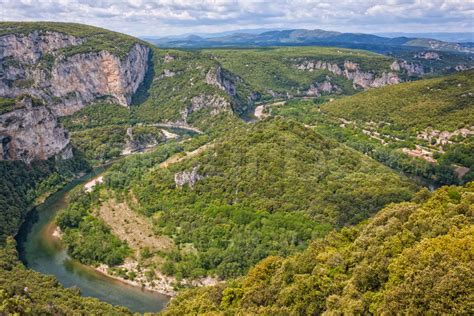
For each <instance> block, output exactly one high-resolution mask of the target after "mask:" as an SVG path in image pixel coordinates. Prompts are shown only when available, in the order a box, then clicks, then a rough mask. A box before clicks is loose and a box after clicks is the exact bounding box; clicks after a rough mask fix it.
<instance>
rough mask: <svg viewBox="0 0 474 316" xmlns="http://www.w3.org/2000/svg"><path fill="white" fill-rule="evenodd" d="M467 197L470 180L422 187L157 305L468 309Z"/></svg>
mask: <svg viewBox="0 0 474 316" xmlns="http://www.w3.org/2000/svg"><path fill="white" fill-rule="evenodd" d="M473 205H474V186H473V185H472V183H471V184H468V185H466V186H464V187H454V186H451V187H443V188H441V189H438V190H437V191H435V192H434V193H432V194H431V193H429V192H428V191H427V190H422V191H420V192H419V193H418V194H417V195H416V196H415V197H414V199H413V201H412V202H405V203H400V204H391V205H389V206H387V207H386V208H384V209H383V210H382V211H380V212H379V213H377V214H376V215H375V216H374V217H373V218H371V219H370V220H369V221H368V222H367V223H363V224H360V225H357V226H354V227H347V228H343V229H341V230H340V231H337V232H336V231H335V232H332V233H330V234H329V235H328V236H326V237H325V238H324V239H320V240H317V241H314V242H313V243H311V245H310V246H309V247H308V249H306V250H305V251H303V252H301V253H299V254H297V255H294V256H290V257H288V258H282V257H279V256H271V257H268V258H266V259H265V260H263V261H261V262H260V263H259V264H257V265H256V266H255V267H254V268H253V269H251V270H250V271H249V273H248V274H247V275H246V276H245V277H243V278H240V279H236V280H235V281H232V282H228V283H226V284H221V285H218V286H215V287H204V288H198V289H193V290H188V291H185V292H183V293H182V294H180V295H179V296H178V297H177V298H176V299H174V300H172V301H171V304H170V306H169V307H168V308H167V310H166V311H165V312H164V313H163V314H165V315H182V314H220V313H223V314H234V313H244V314H262V315H268V314H272V315H275V314H281V315H287V314H300V315H301V314H302V315H308V314H313V315H314V314H321V313H324V312H326V313H335V314H340V313H342V314H344V313H348V314H354V313H355V314H384V313H387V314H392V313H393V312H394V311H397V313H406V314H425V313H435V314H443V313H455V314H469V313H470V312H472V288H473V286H474V284H473V280H474V270H473V267H472V255H473V251H474V249H473V245H474V240H473V236H474V231H473V215H472V214H473V211H474V209H473ZM448 293H449V295H448Z"/></svg>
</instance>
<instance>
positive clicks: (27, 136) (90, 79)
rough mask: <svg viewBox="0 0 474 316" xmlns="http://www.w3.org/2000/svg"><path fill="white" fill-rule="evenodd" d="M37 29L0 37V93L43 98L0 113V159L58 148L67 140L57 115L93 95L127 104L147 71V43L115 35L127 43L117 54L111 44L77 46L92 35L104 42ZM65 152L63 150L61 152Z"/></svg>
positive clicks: (51, 153)
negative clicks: (122, 51)
mask: <svg viewBox="0 0 474 316" xmlns="http://www.w3.org/2000/svg"><path fill="white" fill-rule="evenodd" d="M20 25H21V24H20ZM1 26H2V25H0V30H1V31H2V32H1V33H0V34H3V33H5V32H6V31H5V29H2V28H1ZM61 27H64V25H61ZM75 27H76V26H74V25H73V26H71V29H72V30H73V31H72V33H74V28H75ZM38 28H39V29H38V30H30V31H28V32H24V31H23V32H20V31H18V30H16V29H14V28H12V30H11V34H3V35H2V36H0V97H2V98H18V97H21V96H23V95H29V96H31V97H32V98H34V99H38V100H40V101H42V103H44V105H43V106H41V107H32V106H22V109H21V110H14V111H13V112H10V113H8V112H7V113H3V114H2V115H0V122H1V123H0V139H2V147H1V149H2V155H1V156H2V157H1V159H8V160H10V159H11V160H16V159H21V160H24V161H28V162H29V161H31V160H33V159H47V158H49V157H51V156H54V155H56V154H58V153H61V152H63V151H64V150H65V149H66V147H67V145H68V143H69V139H68V135H67V133H66V132H65V131H64V129H62V128H61V127H60V126H59V125H58V123H57V117H58V116H65V115H71V114H73V113H74V112H76V111H78V110H79V109H81V108H83V107H84V106H86V105H87V104H89V103H91V102H94V101H96V100H98V99H108V100H110V101H112V102H115V103H119V104H121V105H123V106H128V105H129V104H130V102H131V98H132V95H133V94H134V93H135V92H136V90H137V89H138V87H139V85H140V84H141V83H142V82H143V80H144V77H145V74H146V72H147V68H148V60H149V56H150V48H149V47H148V46H146V45H144V44H142V43H141V42H139V41H138V40H136V41H135V42H130V43H128V42H126V43H120V41H121V39H120V38H118V39H117V42H118V43H116V46H120V45H122V44H123V46H128V48H127V50H126V54H124V55H123V56H122V55H120V56H118V54H117V52H114V51H113V50H111V49H105V48H104V49H102V50H97V49H94V50H88V47H82V46H84V45H90V42H91V41H94V40H100V41H104V42H106V40H104V39H102V38H100V39H94V37H87V36H82V37H80V36H73V35H70V34H65V33H64V32H55V31H51V30H44V29H41V27H40V24H38ZM79 28H80V26H79ZM7 32H8V30H7ZM76 32H77V31H76ZM98 33H99V34H101V33H100V32H98ZM96 36H98V35H96ZM88 43H89V44H88ZM104 47H105V44H104ZM99 48H100V47H99ZM76 52H77V53H76ZM3 112H5V111H3ZM70 155H71V152H70V151H68V153H67V154H66V155H63V157H66V158H67V157H69V156H70Z"/></svg>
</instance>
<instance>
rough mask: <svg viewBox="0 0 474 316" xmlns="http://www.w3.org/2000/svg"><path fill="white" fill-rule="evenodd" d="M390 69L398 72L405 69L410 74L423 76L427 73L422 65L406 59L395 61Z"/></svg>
mask: <svg viewBox="0 0 474 316" xmlns="http://www.w3.org/2000/svg"><path fill="white" fill-rule="evenodd" d="M390 69H392V70H393V71H397V72H400V71H404V72H405V73H406V74H407V75H409V76H421V75H423V74H424V73H425V71H424V70H423V67H422V66H421V65H418V64H414V63H408V62H406V61H405V60H401V61H395V62H393V63H392V64H391V65H390Z"/></svg>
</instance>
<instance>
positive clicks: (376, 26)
mask: <svg viewBox="0 0 474 316" xmlns="http://www.w3.org/2000/svg"><path fill="white" fill-rule="evenodd" d="M0 19H1V20H2V21H66V22H78V23H86V24H92V25H96V26H100V27H105V28H108V29H112V30H115V31H119V32H124V33H128V34H132V35H136V36H138V35H156V36H167V35H176V34H185V33H202V32H208V33H209V32H210V33H213V32H222V31H228V30H235V29H245V28H309V29H316V28H320V29H326V30H334V31H342V32H366V33H378V32H472V31H474V22H473V21H474V0H415V1H410V0H388V1H371V0H368V1H361V0H349V1H340V0H321V1H315V0H292V1H291V0H273V1H263V0H254V1H250V0H192V1H191V0H155V1H150V0H115V1H113V0H76V1H71V0H36V1H34V0H0Z"/></svg>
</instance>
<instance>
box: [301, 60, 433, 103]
mask: <svg viewBox="0 0 474 316" xmlns="http://www.w3.org/2000/svg"><path fill="white" fill-rule="evenodd" d="M296 67H297V68H298V69H299V70H306V71H315V70H327V71H329V72H331V73H332V74H334V75H336V76H342V77H344V78H346V79H348V80H351V81H352V82H353V86H354V88H362V89H367V88H379V87H383V86H386V85H390V84H397V83H400V82H402V78H401V75H403V74H406V75H408V76H421V75H423V74H424V71H423V67H421V66H420V65H417V64H412V63H408V62H406V61H394V62H393V63H392V64H391V65H390V71H383V72H382V73H380V74H376V73H375V72H374V71H364V70H362V69H361V67H360V65H359V64H358V63H356V62H353V61H350V60H346V61H344V64H343V65H338V64H337V63H331V62H326V61H323V60H307V59H306V60H303V61H300V62H299V63H298V64H297V65H296ZM332 90H333V89H332V88H330V87H329V86H328V85H327V84H325V85H324V86H323V87H321V88H320V89H318V88H317V87H312V89H310V90H309V91H308V95H318V94H319V92H331V91H332Z"/></svg>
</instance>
